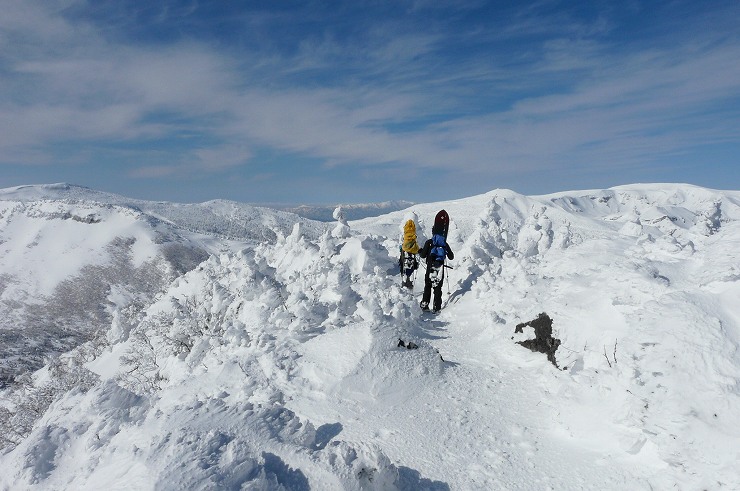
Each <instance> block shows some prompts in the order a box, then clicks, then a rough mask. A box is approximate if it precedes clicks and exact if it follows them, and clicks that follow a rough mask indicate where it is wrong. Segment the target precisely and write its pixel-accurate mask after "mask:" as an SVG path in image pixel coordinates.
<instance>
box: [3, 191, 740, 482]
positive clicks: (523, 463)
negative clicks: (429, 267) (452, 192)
mask: <svg viewBox="0 0 740 491" xmlns="http://www.w3.org/2000/svg"><path fill="white" fill-rule="evenodd" d="M440 208H444V209H446V210H447V211H448V212H449V214H450V216H451V219H452V220H451V225H450V237H449V242H450V244H451V246H452V247H453V250H454V251H455V253H456V261H455V262H454V264H453V265H452V266H453V267H454V269H453V270H451V272H450V274H449V276H448V278H449V285H446V286H445V304H444V305H445V306H444V310H443V313H442V314H441V315H440V316H437V317H420V316H419V312H418V301H419V298H418V295H419V293H420V289H421V286H422V284H423V281H422V280H421V278H417V281H416V288H415V290H414V291H413V292H409V291H408V290H406V289H403V288H401V287H400V281H399V278H398V276H396V275H397V263H396V259H397V257H396V256H397V253H398V252H397V251H398V246H399V244H398V227H399V225H400V224H401V222H402V218H403V216H404V214H407V213H410V212H414V213H416V214H417V216H418V217H420V221H419V234H420V240H421V238H422V237H423V235H424V234H428V232H429V229H430V228H431V223H430V222H431V219H432V218H433V216H434V214H435V213H436V211H438V210H439V209H440ZM77 216H83V215H82V214H78V215H77ZM84 216H87V215H84ZM96 216H101V217H102V215H100V214H99V215H96ZM75 223H78V222H75ZM102 223H105V220H103V221H102ZM80 226H82V223H80ZM85 226H88V227H92V226H95V225H94V224H92V223H90V224H85ZM345 226H346V227H347V229H343V231H345V232H346V233H342V234H332V233H331V232H330V231H329V229H328V228H327V229H325V231H324V232H323V233H322V234H321V235H319V236H315V235H313V234H312V233H309V232H307V229H306V227H305V226H304V225H303V223H296V224H295V225H294V226H293V228H292V230H291V231H290V233H285V234H284V233H282V232H281V231H280V230H278V231H276V232H275V239H274V241H262V242H261V243H244V244H243V245H242V246H241V247H236V248H234V247H231V248H225V247H224V248H222V249H221V250H216V251H213V252H214V253H213V254H211V255H210V257H209V258H208V259H207V260H205V261H203V262H202V263H200V264H199V265H198V266H197V267H194V268H192V269H190V270H189V271H187V272H183V273H182V274H179V275H178V276H177V277H176V278H174V279H173V280H172V281H171V282H170V283H169V284H168V285H166V286H165V287H164V288H163V289H162V290H161V291H160V292H159V293H158V294H156V295H154V296H152V297H151V299H150V301H148V302H146V303H145V304H142V305H140V307H139V308H137V309H133V310H132V309H130V308H129V310H125V309H124V308H118V309H117V310H116V311H115V315H114V316H113V321H112V322H111V327H110V330H109V332H108V335H107V339H108V341H107V343H102V344H98V345H96V346H94V347H90V346H80V347H78V348H77V349H76V350H73V351H72V352H70V353H68V354H66V355H63V356H62V358H60V361H61V362H60V363H57V364H56V365H54V366H51V367H49V368H46V369H44V370H41V371H39V372H37V373H36V374H35V375H34V376H33V379H32V380H27V381H26V385H25V388H24V389H23V390H25V391H26V394H27V395H28V394H37V395H38V393H39V390H38V389H39V388H40V387H43V386H44V384H45V383H48V382H49V381H50V380H54V377H56V376H58V375H55V373H65V374H66V375H67V376H68V377H71V376H72V375H73V374H74V373H76V374H78V375H79V377H82V378H79V382H78V383H77V385H75V382H73V381H71V382H69V383H68V385H69V390H67V389H65V390H64V391H62V392H60V393H57V394H56V395H54V397H53V400H51V401H49V406H48V410H46V411H44V414H43V416H42V417H41V418H40V419H38V420H37V421H35V422H33V424H32V427H31V428H30V429H29V431H28V434H27V435H26V436H24V438H22V439H21V440H20V441H18V442H16V444H15V445H14V448H13V449H12V450H8V451H6V453H5V454H4V455H2V456H0V465H1V466H2V468H3V469H9V471H8V472H4V473H3V476H2V478H0V488H4V489H25V488H30V487H37V486H40V487H42V488H48V489H55V488H60V487H62V488H70V487H71V488H75V489H99V488H101V487H105V486H108V487H110V486H115V485H117V484H120V483H125V485H126V486H127V487H135V488H137V489H155V488H156V489H183V488H188V489H212V488H227V489H236V488H243V489H378V490H380V489H383V490H385V489H404V490H406V489H433V490H445V489H532V488H539V487H550V488H553V489H594V488H600V489H667V488H674V487H677V488H679V489H733V488H737V487H740V477H739V476H738V474H737V471H736V468H737V460H738V458H739V457H740V456H739V455H738V454H737V449H736V448H735V447H736V442H737V441H738V437H740V432H738V430H737V426H736V424H735V422H736V421H737V420H738V418H740V384H739V383H738V381H739V380H740V359H739V358H738V355H737V353H738V346H739V345H740V307H738V305H737V298H738V296H739V295H740V282H739V280H740V269H739V268H740V266H739V264H740V261H739V260H738V259H739V257H738V250H740V248H738V246H739V245H740V193H738V192H729V191H726V192H719V191H712V190H707V189H703V188H696V187H691V186H685V185H664V186H648V185H635V186H634V187H620V188H614V189H609V190H598V191H584V192H570V193H559V194H557V195H549V196H538V197H526V196H521V195H518V194H516V193H513V192H511V191H507V190H495V191H492V192H491V193H487V194H485V195H481V196H477V197H472V198H468V199H466V200H456V201H450V202H444V203H432V204H420V205H414V206H413V207H412V208H411V209H410V210H406V211H398V212H394V213H391V214H388V215H384V216H382V217H377V218H367V219H363V220H359V221H352V222H350V223H349V224H345ZM422 273H423V271H422ZM448 288H449V294H447V289H448ZM541 312H546V313H547V314H548V315H549V316H550V318H551V319H552V320H553V336H555V337H557V338H558V339H560V340H561V345H560V347H559V348H558V350H557V352H556V353H555V357H556V358H557V363H558V366H559V367H561V369H560V370H558V369H556V368H555V367H554V366H553V364H551V363H549V362H548V361H547V359H546V357H545V356H544V355H542V354H539V353H532V352H530V351H528V350H526V349H524V348H522V347H521V346H519V345H518V344H517V343H516V341H523V340H525V339H528V338H531V337H532V331H531V328H526V327H525V328H524V332H522V333H521V334H515V332H514V330H515V326H516V325H517V324H520V323H526V322H528V321H531V320H532V319H535V318H536V317H537V316H538V314H539V313H541ZM399 338H400V339H404V340H406V341H412V342H413V343H414V344H416V345H418V349H414V350H409V349H406V348H402V347H398V344H397V341H398V339H399ZM72 367H77V368H76V371H74V370H72ZM52 368H53V370H52ZM54 370H56V372H54ZM83 376H84V377H83ZM83 379H84V380H83ZM69 380H72V379H71V378H70V379H69ZM75 380H77V379H75ZM34 391H35V392H34ZM6 393H7V392H6ZM22 400H23V398H22V397H21V395H20V394H19V393H15V395H14V396H13V397H8V398H7V399H6V402H5V403H4V404H3V407H7V408H9V409H11V410H15V411H16V416H15V417H16V420H15V421H18V419H17V418H18V414H19V413H18V412H17V411H18V407H19V404H20V403H21V402H22ZM0 416H2V415H1V414H0ZM172 469H177V470H176V471H173V470H172ZM564 469H565V471H564Z"/></svg>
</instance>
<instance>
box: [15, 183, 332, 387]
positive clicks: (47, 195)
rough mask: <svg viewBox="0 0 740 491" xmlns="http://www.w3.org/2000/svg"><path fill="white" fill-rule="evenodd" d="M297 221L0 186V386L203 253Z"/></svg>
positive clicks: (146, 298)
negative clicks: (0, 187)
mask: <svg viewBox="0 0 740 491" xmlns="http://www.w3.org/2000/svg"><path fill="white" fill-rule="evenodd" d="M297 221H300V222H301V223H303V224H304V227H303V229H304V230H305V233H306V234H307V235H308V236H309V237H313V238H318V237H320V235H321V233H322V232H323V231H324V230H325V229H327V228H328V227H327V226H326V225H325V224H316V223H314V222H310V221H307V220H300V219H298V217H296V216H295V215H293V214H290V213H285V212H280V211H275V210H268V209H264V208H257V207H252V206H247V205H242V204H239V203H231V202H225V201H214V202H208V203H203V204H194V205H183V204H173V203H153V202H146V201H140V200H130V199H127V198H123V197H120V196H116V195H112V194H107V193H101V192H98V191H94V190H91V189H87V188H83V187H80V186H71V185H68V184H56V185H43V186H22V187H17V188H9V189H3V190H0V387H3V386H4V385H5V384H6V383H7V381H8V380H11V379H12V378H13V377H14V376H15V375H17V374H18V373H19V372H22V371H24V370H25V369H27V368H39V367H40V366H41V365H42V364H43V360H44V359H45V358H47V357H49V356H51V355H53V354H55V353H56V354H58V353H60V352H64V351H67V350H69V349H71V348H74V347H75V346H77V345H78V344H80V342H81V341H82V340H85V339H87V338H89V337H90V336H93V335H100V336H106V335H109V334H110V333H109V330H110V327H111V321H112V319H113V316H115V315H118V314H117V312H120V311H121V309H124V308H126V307H131V306H132V305H144V304H146V303H148V302H150V301H151V300H150V299H151V296H152V295H154V294H155V293H157V292H159V291H161V290H162V289H163V288H164V287H165V286H166V285H168V284H169V283H170V282H172V281H173V280H174V279H175V278H177V277H178V276H180V275H182V274H183V273H185V272H187V271H190V270H191V269H193V268H194V267H195V266H197V265H198V264H199V263H200V262H202V261H203V260H205V259H207V258H208V256H209V255H210V254H212V253H218V252H219V251H221V250H225V249H226V250H239V249H241V248H242V247H245V246H246V245H248V244H254V243H259V242H262V241H268V242H273V243H274V242H275V241H276V240H277V236H278V234H283V235H287V234H289V233H290V231H291V230H292V227H293V224H294V223H296V222H297Z"/></svg>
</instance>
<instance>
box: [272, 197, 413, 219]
mask: <svg viewBox="0 0 740 491" xmlns="http://www.w3.org/2000/svg"><path fill="white" fill-rule="evenodd" d="M413 204H414V203H413V202H412V201H403V200H401V201H382V202H380V203H350V204H346V205H342V210H344V216H345V218H346V219H347V220H360V219H363V218H369V217H377V216H379V215H385V214H387V213H392V212H394V211H398V210H404V209H406V208H408V207H410V206H411V205H413ZM268 206H270V207H271V208H277V209H280V210H283V211H288V212H291V213H295V214H296V215H298V216H302V217H304V218H310V219H311V220H318V221H321V222H331V221H333V220H334V215H333V213H334V209H335V208H336V206H316V205H298V206H290V205H288V206H286V205H268Z"/></svg>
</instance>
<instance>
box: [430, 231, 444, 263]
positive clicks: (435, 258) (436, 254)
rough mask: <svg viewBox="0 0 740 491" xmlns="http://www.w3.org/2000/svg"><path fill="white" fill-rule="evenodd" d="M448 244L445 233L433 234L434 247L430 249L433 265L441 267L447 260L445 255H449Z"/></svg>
mask: <svg viewBox="0 0 740 491" xmlns="http://www.w3.org/2000/svg"><path fill="white" fill-rule="evenodd" d="M446 244H447V241H446V240H445V237H444V235H441V234H434V235H433V236H432V248H431V249H429V259H430V263H431V264H432V265H433V266H435V267H440V266H442V264H443V263H444V262H445V257H447V249H446V248H445V245H446Z"/></svg>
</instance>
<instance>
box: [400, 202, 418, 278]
mask: <svg viewBox="0 0 740 491" xmlns="http://www.w3.org/2000/svg"><path fill="white" fill-rule="evenodd" d="M416 220H417V217H416V214H415V213H412V214H410V215H407V216H406V217H405V218H404V223H403V225H402V227H403V232H402V236H401V247H400V249H401V257H400V258H399V259H398V267H399V269H400V270H401V284H402V285H403V286H405V287H406V288H414V282H413V281H412V280H411V275H412V274H414V272H415V271H416V270H417V269H418V267H419V260H418V258H417V254H418V253H419V243H418V242H417V240H416ZM404 277H405V279H404Z"/></svg>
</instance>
